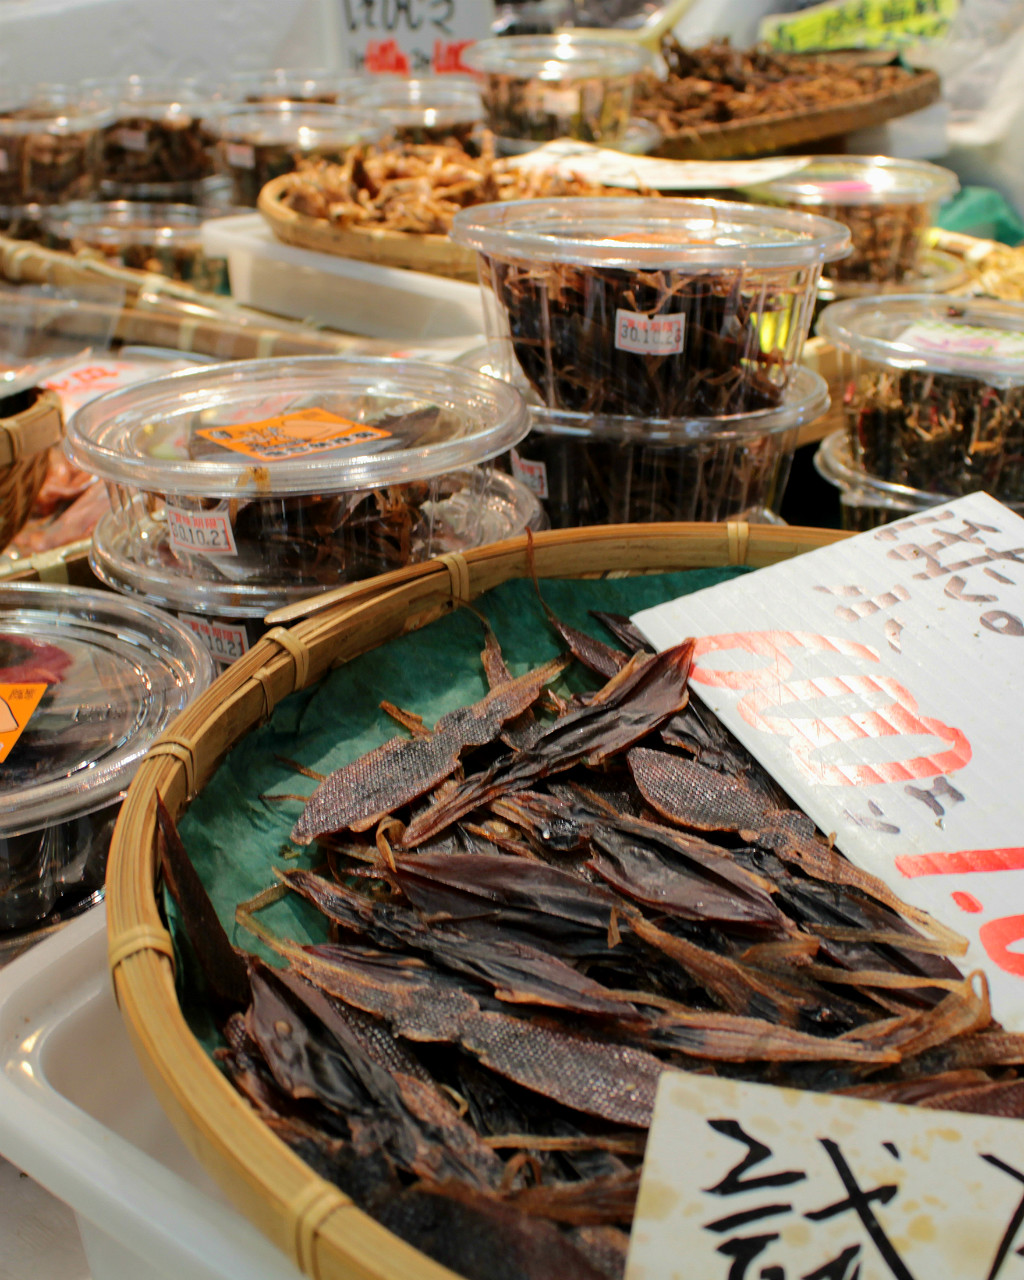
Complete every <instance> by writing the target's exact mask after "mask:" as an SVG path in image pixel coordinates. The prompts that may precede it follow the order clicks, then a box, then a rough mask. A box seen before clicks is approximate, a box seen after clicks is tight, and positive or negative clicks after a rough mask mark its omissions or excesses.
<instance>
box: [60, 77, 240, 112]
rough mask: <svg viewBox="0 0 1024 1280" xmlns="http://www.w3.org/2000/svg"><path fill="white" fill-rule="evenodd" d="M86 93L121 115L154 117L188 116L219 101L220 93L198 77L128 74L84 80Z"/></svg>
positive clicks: (84, 91)
mask: <svg viewBox="0 0 1024 1280" xmlns="http://www.w3.org/2000/svg"><path fill="white" fill-rule="evenodd" d="M82 91H83V94H86V95H89V94H91V95H93V97H94V100H96V101H102V102H105V103H106V104H107V105H112V106H113V107H115V109H116V111H117V113H118V114H119V115H123V114H130V115H133V116H135V115H137V116H144V117H151V118H153V119H157V120H160V119H165V118H168V117H169V118H173V117H175V116H182V117H184V118H185V119H186V120H187V119H190V118H191V117H192V116H193V115H195V114H201V109H205V108H207V107H209V106H210V105H211V104H213V103H214V102H215V101H216V97H217V95H216V93H215V92H214V91H213V90H212V89H210V88H209V87H208V86H205V85H203V84H201V83H200V81H198V80H196V79H194V78H185V79H181V80H175V79H166V78H164V77H161V76H139V75H133V76H128V77H127V79H123V80H119V79H116V78H99V79H93V80H85V81H83V82H82Z"/></svg>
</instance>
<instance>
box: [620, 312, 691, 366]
mask: <svg viewBox="0 0 1024 1280" xmlns="http://www.w3.org/2000/svg"><path fill="white" fill-rule="evenodd" d="M684 328H685V325H684V317H683V316H681V315H669V316H645V315H643V314H641V313H639V312H636V311H623V310H622V309H621V308H619V310H617V311H616V312H615V346H616V348H617V349H618V350H619V351H635V352H636V353H637V354H638V355H642V356H674V355H678V354H679V352H680V351H682V349H683V333H684Z"/></svg>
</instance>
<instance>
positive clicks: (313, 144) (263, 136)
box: [215, 102, 387, 208]
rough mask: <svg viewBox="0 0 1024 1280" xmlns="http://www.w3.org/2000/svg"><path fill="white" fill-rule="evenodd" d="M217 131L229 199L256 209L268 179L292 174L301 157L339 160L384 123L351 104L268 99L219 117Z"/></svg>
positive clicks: (381, 129)
mask: <svg viewBox="0 0 1024 1280" xmlns="http://www.w3.org/2000/svg"><path fill="white" fill-rule="evenodd" d="M215 132H216V136H217V164H218V168H219V169H220V171H221V173H223V174H226V175H227V176H228V177H229V178H230V180H231V199H232V201H233V203H235V204H237V205H242V206H245V207H247V208H255V206H256V201H257V199H258V197H259V194H260V191H261V190H262V188H263V187H264V186H265V185H266V184H267V183H268V182H269V181H270V180H271V178H277V177H279V176H280V175H281V174H282V173H291V172H292V171H293V170H294V169H296V168H297V167H298V164H299V161H300V160H335V161H340V160H342V159H343V158H344V155H345V152H346V151H347V150H348V148H349V147H353V146H356V145H358V144H360V143H365V142H376V141H377V140H378V139H379V138H382V137H383V136H384V135H385V133H386V132H387V125H386V122H385V121H384V120H383V119H379V118H378V119H375V118H374V115H373V113H372V112H360V111H356V110H354V109H353V108H351V107H344V106H325V105H323V104H317V103H295V102H271V103H264V104H263V105H259V106H251V107H245V108H243V109H241V110H238V111H232V112H229V113H227V114H225V115H223V116H220V117H219V118H218V119H217V122H216V125H215Z"/></svg>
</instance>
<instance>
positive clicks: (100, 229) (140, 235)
mask: <svg viewBox="0 0 1024 1280" xmlns="http://www.w3.org/2000/svg"><path fill="white" fill-rule="evenodd" d="M213 216H215V211H214V210H212V209H210V208H202V207H200V206H198V205H191V204H167V203H164V202H156V203H149V202H145V201H135V200H99V201H92V200H73V201H71V202H69V203H68V204H63V205H60V206H58V207H56V208H54V209H52V210H50V211H49V212H48V213H47V215H46V216H44V218H43V226H44V227H45V229H46V230H47V231H48V232H49V233H50V234H51V235H55V236H60V237H61V238H62V239H64V240H71V239H75V238H79V239H83V240H86V241H88V243H89V244H90V245H95V246H103V245H111V246H117V245H125V244H147V245H150V244H157V243H158V244H168V245H173V244H179V243H184V244H187V245H190V246H191V245H198V243H199V239H200V232H201V229H202V225H203V223H204V222H205V221H206V220H207V219H208V218H210V217H213Z"/></svg>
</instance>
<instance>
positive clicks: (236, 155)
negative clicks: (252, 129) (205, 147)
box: [224, 142, 256, 169]
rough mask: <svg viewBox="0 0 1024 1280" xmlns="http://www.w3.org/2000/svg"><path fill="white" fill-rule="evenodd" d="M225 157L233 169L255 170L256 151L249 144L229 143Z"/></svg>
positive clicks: (225, 148) (225, 149) (225, 150)
mask: <svg viewBox="0 0 1024 1280" xmlns="http://www.w3.org/2000/svg"><path fill="white" fill-rule="evenodd" d="M224 157H225V159H226V160H227V162H228V164H229V165H230V166H231V168H232V169H255V168H256V149H255V147H253V146H251V145H250V144H249V143H248V142H229V143H227V145H226V146H225V147H224Z"/></svg>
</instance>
